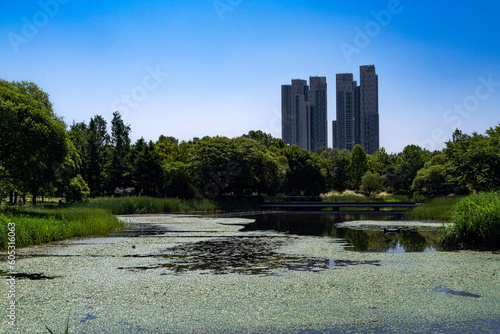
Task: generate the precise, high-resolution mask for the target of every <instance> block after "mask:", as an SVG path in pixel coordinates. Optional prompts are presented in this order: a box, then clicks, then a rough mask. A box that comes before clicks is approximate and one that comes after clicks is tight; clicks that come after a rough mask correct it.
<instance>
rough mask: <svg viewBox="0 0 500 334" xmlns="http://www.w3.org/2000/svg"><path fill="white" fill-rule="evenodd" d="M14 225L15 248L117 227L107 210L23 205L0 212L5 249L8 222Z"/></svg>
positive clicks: (119, 224) (0, 243)
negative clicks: (21, 207)
mask: <svg viewBox="0 0 500 334" xmlns="http://www.w3.org/2000/svg"><path fill="white" fill-rule="evenodd" d="M9 223H14V224H15V225H14V226H15V237H14V238H15V245H16V247H26V246H30V245H38V244H43V243H49V242H53V241H57V240H64V239H69V238H75V237H84V236H88V235H97V234H103V233H106V232H109V231H112V230H115V229H117V228H121V227H122V226H123V223H122V222H120V221H119V220H118V219H117V218H116V217H115V216H113V215H112V214H111V213H110V212H109V211H106V210H102V209H90V208H82V207H69V208H29V207H27V208H23V209H10V210H4V211H3V212H2V213H0V232H1V233H0V249H2V250H5V249H7V245H8V233H7V229H8V224H9Z"/></svg>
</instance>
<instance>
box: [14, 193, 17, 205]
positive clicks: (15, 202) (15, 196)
mask: <svg viewBox="0 0 500 334" xmlns="http://www.w3.org/2000/svg"><path fill="white" fill-rule="evenodd" d="M14 204H17V192H14Z"/></svg>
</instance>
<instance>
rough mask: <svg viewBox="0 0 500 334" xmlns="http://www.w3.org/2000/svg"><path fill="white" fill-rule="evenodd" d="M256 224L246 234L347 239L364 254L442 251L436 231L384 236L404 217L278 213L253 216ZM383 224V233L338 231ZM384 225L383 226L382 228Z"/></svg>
mask: <svg viewBox="0 0 500 334" xmlns="http://www.w3.org/2000/svg"><path fill="white" fill-rule="evenodd" d="M251 218H252V219H255V222H254V223H252V224H250V225H248V226H246V227H245V228H244V229H243V230H242V231H258V230H273V231H278V232H285V233H290V234H296V235H312V236H322V237H332V238H342V239H345V240H346V241H347V242H348V243H349V244H350V246H349V247H348V249H349V250H353V251H360V252H384V253H385V252H387V253H403V252H433V251H440V250H441V247H440V245H439V242H438V235H437V232H436V231H435V230H431V229H428V230H425V229H418V230H417V229H404V228H403V229H402V230H401V233H389V234H386V233H384V230H383V227H384V225H385V224H386V223H387V221H394V226H397V224H398V221H396V220H398V219H400V216H397V215H383V214H375V215H373V214H330V213H296V212H294V213H274V214H263V215H260V216H252V217H251ZM359 220H371V221H373V220H380V221H381V226H380V228H379V229H364V230H363V229H352V228H348V227H338V224H339V223H342V222H346V221H359ZM382 222H383V224H382Z"/></svg>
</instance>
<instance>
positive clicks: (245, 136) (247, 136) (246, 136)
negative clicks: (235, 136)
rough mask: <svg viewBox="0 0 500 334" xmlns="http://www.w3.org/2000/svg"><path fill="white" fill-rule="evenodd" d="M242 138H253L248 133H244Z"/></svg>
mask: <svg viewBox="0 0 500 334" xmlns="http://www.w3.org/2000/svg"><path fill="white" fill-rule="evenodd" d="M241 138H245V139H252V138H251V137H250V134H248V135H245V134H243V135H241Z"/></svg>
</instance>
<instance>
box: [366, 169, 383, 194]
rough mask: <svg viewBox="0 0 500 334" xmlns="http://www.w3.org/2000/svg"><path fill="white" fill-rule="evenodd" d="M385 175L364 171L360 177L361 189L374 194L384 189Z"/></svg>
mask: <svg viewBox="0 0 500 334" xmlns="http://www.w3.org/2000/svg"><path fill="white" fill-rule="evenodd" d="M384 182H385V176H383V175H380V174H379V173H372V172H370V171H368V172H366V174H365V175H363V177H362V178H361V190H362V191H365V192H367V193H368V194H370V195H372V194H376V193H379V192H381V191H383V190H384Z"/></svg>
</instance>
